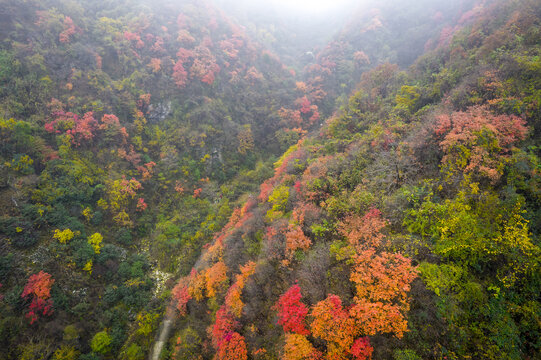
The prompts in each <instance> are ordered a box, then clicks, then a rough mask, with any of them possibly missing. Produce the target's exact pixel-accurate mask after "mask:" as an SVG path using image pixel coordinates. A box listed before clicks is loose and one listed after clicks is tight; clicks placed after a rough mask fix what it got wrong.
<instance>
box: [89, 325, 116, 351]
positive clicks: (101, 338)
mask: <svg viewBox="0 0 541 360" xmlns="http://www.w3.org/2000/svg"><path fill="white" fill-rule="evenodd" d="M111 341H112V339H111V336H109V334H108V333H107V331H105V330H104V331H100V332H99V333H97V334H96V335H94V337H93V338H92V340H91V341H90V348H91V349H92V351H93V352H95V353H98V354H102V355H106V354H108V353H109V352H110V351H111Z"/></svg>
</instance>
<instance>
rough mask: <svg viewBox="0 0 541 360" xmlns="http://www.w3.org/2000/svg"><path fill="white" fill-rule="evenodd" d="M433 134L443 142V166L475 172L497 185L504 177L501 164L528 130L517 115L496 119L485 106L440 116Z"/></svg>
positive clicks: (498, 116) (441, 143)
mask: <svg viewBox="0 0 541 360" xmlns="http://www.w3.org/2000/svg"><path fill="white" fill-rule="evenodd" d="M437 119H438V123H437V125H436V128H435V129H434V132H435V134H436V135H438V136H442V137H443V139H442V140H441V142H440V146H441V148H442V150H443V151H444V153H445V155H444V157H443V159H442V163H443V164H447V165H448V166H449V168H450V169H451V170H453V169H457V170H460V171H461V172H466V173H469V172H474V173H477V174H479V175H481V176H485V177H488V178H489V179H490V180H491V181H492V182H496V181H498V180H499V179H500V177H501V176H502V174H503V166H502V164H503V163H504V161H505V160H506V159H507V158H508V154H509V152H510V150H511V149H512V147H513V144H515V143H516V142H517V141H519V140H523V139H524V138H525V137H526V135H527V133H528V128H527V127H526V126H525V125H526V122H525V121H524V120H523V119H521V118H519V117H518V116H515V115H495V114H493V113H491V112H490V111H489V109H488V108H487V107H486V106H474V107H470V108H469V109H467V110H466V111H458V112H454V113H451V114H450V115H449V114H441V115H439V116H438V117H437Z"/></svg>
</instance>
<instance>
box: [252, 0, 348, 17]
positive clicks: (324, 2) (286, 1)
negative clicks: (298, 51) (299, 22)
mask: <svg viewBox="0 0 541 360" xmlns="http://www.w3.org/2000/svg"><path fill="white" fill-rule="evenodd" d="M253 1H254V2H261V3H267V4H272V6H273V7H275V8H278V9H281V10H284V11H293V12H300V13H312V14H320V15H324V14H325V13H328V12H334V11H336V10H341V9H344V8H347V7H350V6H351V4H352V3H354V2H355V1H352V0H266V1H265V0H253Z"/></svg>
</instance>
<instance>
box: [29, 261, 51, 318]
mask: <svg viewBox="0 0 541 360" xmlns="http://www.w3.org/2000/svg"><path fill="white" fill-rule="evenodd" d="M54 281H55V280H54V279H53V278H52V276H51V274H48V273H46V272H43V271H40V272H39V273H37V274H33V275H31V276H30V277H29V278H28V282H27V283H26V285H25V287H24V290H23V292H22V294H21V298H23V299H25V298H31V299H32V300H31V303H30V306H29V311H28V313H27V314H26V317H27V318H29V319H30V324H33V323H34V322H35V321H36V320H38V313H41V314H42V315H44V316H45V315H50V314H52V313H53V301H52V299H50V297H51V287H52V286H53V284H54Z"/></svg>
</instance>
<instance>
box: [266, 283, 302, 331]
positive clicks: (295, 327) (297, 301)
mask: <svg viewBox="0 0 541 360" xmlns="http://www.w3.org/2000/svg"><path fill="white" fill-rule="evenodd" d="M301 298H302V295H301V288H300V287H299V285H296V284H295V285H293V286H292V287H290V288H289V290H287V291H286V292H285V293H284V294H283V295H282V296H280V299H278V302H277V303H276V305H275V306H274V307H275V309H276V310H277V311H278V324H279V325H282V326H283V328H284V331H285V332H293V333H297V334H301V335H308V334H309V331H308V329H306V326H305V318H306V315H307V314H308V308H307V307H306V305H304V304H303V303H302V302H301Z"/></svg>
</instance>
